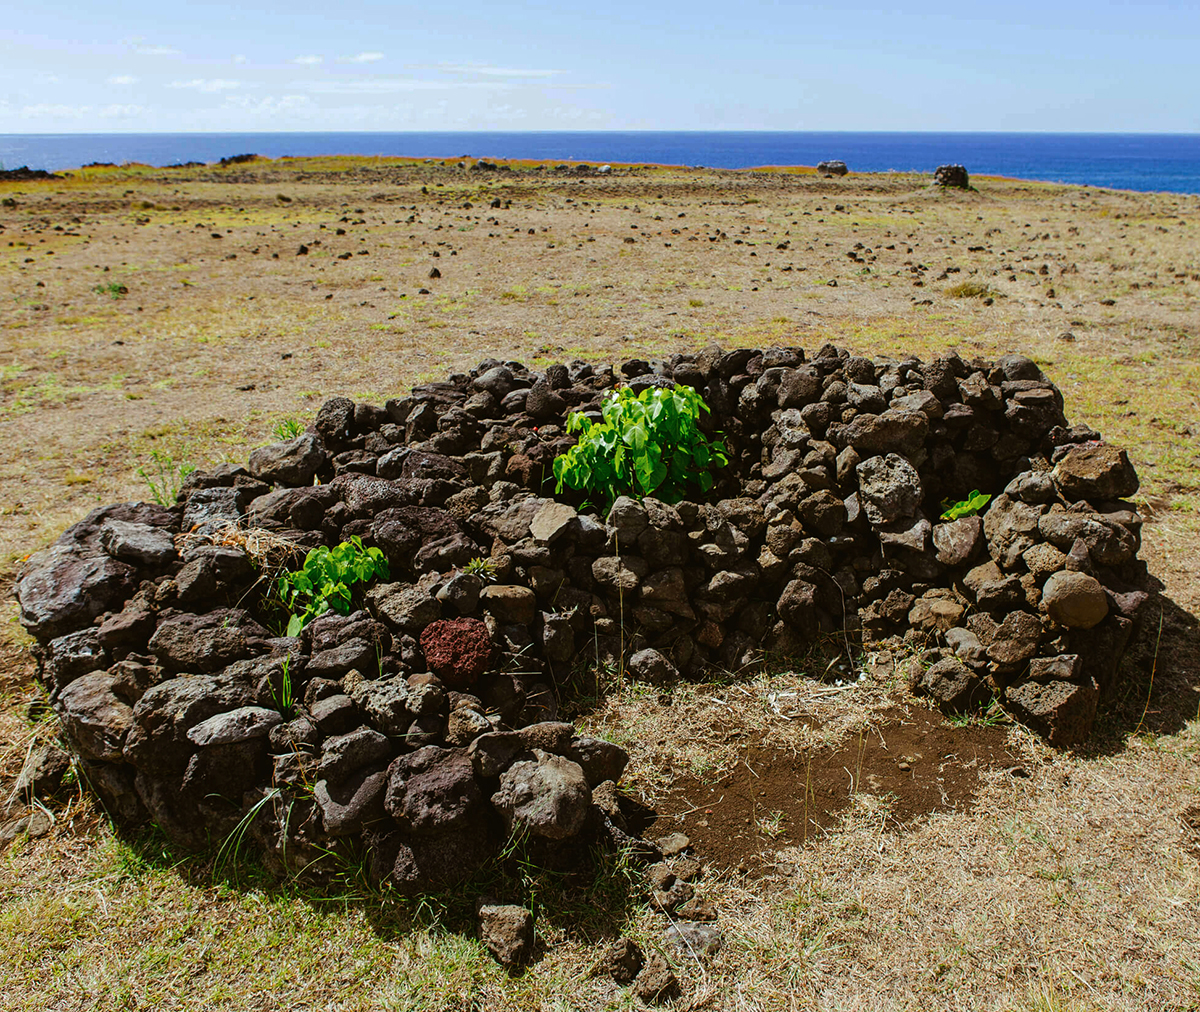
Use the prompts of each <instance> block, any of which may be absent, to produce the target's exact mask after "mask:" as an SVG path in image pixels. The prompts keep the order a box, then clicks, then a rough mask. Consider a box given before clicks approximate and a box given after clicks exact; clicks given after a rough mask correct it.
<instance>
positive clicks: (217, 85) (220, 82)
mask: <svg viewBox="0 0 1200 1012" xmlns="http://www.w3.org/2000/svg"><path fill="white" fill-rule="evenodd" d="M241 86H242V82H241V81H229V80H226V79H225V78H223V77H216V78H207V79H206V78H202V77H197V78H195V79H193V80H191V81H172V82H171V83H170V84H169V85H168V86H167V87H169V88H190V89H192V90H193V91H202V92H204V93H205V94H208V95H212V94H215V93H216V92H219V91H234V90H236V89H237V88H240V87H241Z"/></svg>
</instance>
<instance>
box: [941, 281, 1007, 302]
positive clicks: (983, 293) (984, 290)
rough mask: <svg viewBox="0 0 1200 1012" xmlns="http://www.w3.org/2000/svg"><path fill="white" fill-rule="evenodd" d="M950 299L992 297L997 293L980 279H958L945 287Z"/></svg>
mask: <svg viewBox="0 0 1200 1012" xmlns="http://www.w3.org/2000/svg"><path fill="white" fill-rule="evenodd" d="M946 294H947V295H949V296H950V298H952V299H994V298H995V297H996V296H997V295H998V294H999V293H998V292H994V291H992V290H991V289H990V288H988V286H987V285H985V284H983V283H982V282H980V281H960V282H959V283H958V284H957V285H951V286H950V287H949V288H947V289H946Z"/></svg>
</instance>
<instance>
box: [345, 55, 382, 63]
mask: <svg viewBox="0 0 1200 1012" xmlns="http://www.w3.org/2000/svg"><path fill="white" fill-rule="evenodd" d="M382 59H383V53H359V54H358V55H357V56H347V57H346V62H347V63H375V62H376V61H378V60H382Z"/></svg>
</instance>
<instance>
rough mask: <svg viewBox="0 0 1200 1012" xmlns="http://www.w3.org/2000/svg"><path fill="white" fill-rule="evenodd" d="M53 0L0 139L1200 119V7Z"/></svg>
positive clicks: (33, 10)
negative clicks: (115, 0)
mask: <svg viewBox="0 0 1200 1012" xmlns="http://www.w3.org/2000/svg"><path fill="white" fill-rule="evenodd" d="M949 6H950V7H953V8H954V9H953V10H950V9H945V10H939V9H938V8H937V5H935V4H930V3H928V2H927V0H926V2H924V3H910V4H904V5H892V6H890V7H887V8H886V9H882V10H881V9H878V8H875V7H868V6H863V5H860V4H856V3H854V2H853V0H848V2H846V3H842V4H838V5H836V6H835V5H830V6H827V7H811V6H807V5H798V4H776V3H767V2H763V0H736V2H725V3H714V2H711V0H694V2H691V3H681V2H675V0H672V2H665V3H655V2H642V3H636V2H626V0H606V2H600V3H596V2H592V3H583V4H546V3H536V2H535V3H525V4H515V3H508V2H504V0H496V2H492V3H482V2H477V0H457V2H453V3H447V4H436V3H431V4H425V5H421V6H412V5H407V4H385V3H372V2H364V0H345V2H342V3H340V4H339V3H330V2H328V0H326V2H323V3H320V4H318V3H310V2H300V3H292V4H289V5H288V6H287V7H286V8H284V9H283V10H281V11H269V10H262V9H257V10H256V9H252V8H248V7H245V6H234V5H228V4H224V3H219V2H209V3H185V4H179V5H173V4H170V3H163V2H162V0H156V2H154V3H149V2H145V0H137V2H132V3H124V4H117V5H115V6H114V5H113V4H112V3H100V2H98V0H76V2H74V3H70V4H67V3H62V2H61V0H38V2H37V3H30V4H22V5H14V6H12V7H11V8H10V10H9V14H8V16H7V17H6V18H5V19H4V22H3V27H0V133H81V132H99V133H116V132H122V131H129V132H163V131H226V130H228V131H247V132H255V131H264V130H282V131H294V130H319V131H332V130H640V129H649V130H672V129H674V130H1019V131H1023V130H1048V131H1129V132H1161V131H1178V132H1195V131H1200V59H1197V55H1196V54H1197V52H1198V51H1200V4H1179V5H1178V6H1174V7H1172V6H1168V5H1165V4H1145V3H1139V4H1137V5H1133V4H1108V3H1103V2H1092V3H1084V2H1082V0H1071V2H1062V3H1053V2H1046V3H1028V2H1024V0H1010V2H1008V3H1005V4H989V5H986V6H985V5H979V6H975V5H972V4H970V3H967V4H961V3H960V4H955V5H949Z"/></svg>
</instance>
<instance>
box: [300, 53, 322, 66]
mask: <svg viewBox="0 0 1200 1012" xmlns="http://www.w3.org/2000/svg"><path fill="white" fill-rule="evenodd" d="M324 62H325V57H323V56H297V57H296V58H295V59H294V60H292V63H298V64H300V66H302V67H315V66H316V65H317V64H318V63H324Z"/></svg>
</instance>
